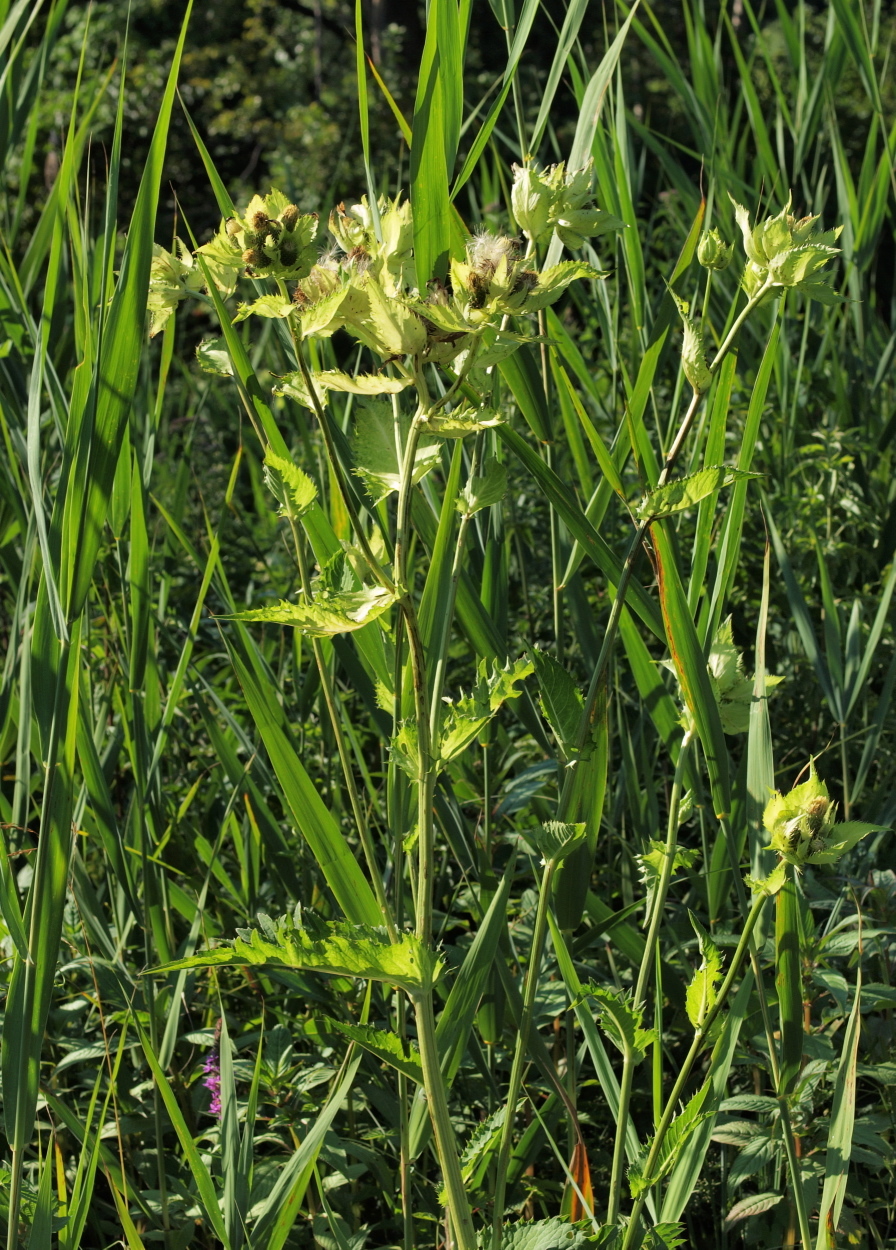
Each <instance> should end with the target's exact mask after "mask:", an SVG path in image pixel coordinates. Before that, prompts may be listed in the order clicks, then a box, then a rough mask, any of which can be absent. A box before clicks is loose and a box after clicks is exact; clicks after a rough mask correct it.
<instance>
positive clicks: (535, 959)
mask: <svg viewBox="0 0 896 1250" xmlns="http://www.w3.org/2000/svg"><path fill="white" fill-rule="evenodd" d="M555 868H556V862H555V861H554V860H548V863H547V865H546V867H545V870H544V876H543V877H542V879H541V888H540V890H539V893H538V909H537V911H536V913H535V930H534V932H533V934H532V948H531V950H530V952H529V967H528V968H527V969H526V989H525V992H524V994H523V1013H522V1016H521V1017H520V1027H519V1031H518V1032H517V1035H516V1048H515V1049H514V1052H513V1067H512V1068H511V1070H510V1086H509V1088H508V1090H507V1103H506V1108H505V1112H504V1126H503V1129H502V1131H501V1148H500V1151H499V1153H498V1175H497V1180H496V1183H495V1209H494V1215H493V1218H492V1241H491V1247H490V1250H501V1241H502V1239H503V1236H504V1195H505V1194H506V1192H507V1169H508V1167H509V1165H510V1150H511V1146H512V1145H513V1123H514V1120H515V1119H516V1104H517V1100H518V1099H519V1096H520V1089H521V1088H522V1084H523V1068H524V1066H525V1063H526V1049H527V1047H528V1044H529V1030H530V1029H531V1027H532V1016H533V1014H534V1010H535V993H536V991H537V989H538V970H539V966H540V964H541V954H542V951H543V949H544V939H545V935H546V933H547V929H548V904H549V902H550V898H551V884H552V882H553V879H554V869H555Z"/></svg>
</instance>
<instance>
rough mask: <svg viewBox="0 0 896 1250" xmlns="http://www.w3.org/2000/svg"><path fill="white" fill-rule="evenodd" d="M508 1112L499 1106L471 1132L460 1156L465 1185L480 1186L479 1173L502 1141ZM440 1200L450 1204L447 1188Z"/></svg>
mask: <svg viewBox="0 0 896 1250" xmlns="http://www.w3.org/2000/svg"><path fill="white" fill-rule="evenodd" d="M506 1114H507V1108H506V1107H499V1108H498V1110H497V1111H495V1112H494V1113H493V1114H492V1115H490V1116H488V1117H487V1118H486V1119H485V1120H482V1121H480V1123H479V1124H477V1125H476V1127H475V1128H474V1129H473V1132H472V1133H471V1134H470V1140H469V1141H468V1142H467V1144H466V1146H464V1149H463V1153H462V1155H461V1157H460V1169H461V1173H462V1175H463V1178H464V1185H466V1186H467V1187H468V1188H473V1189H476V1188H478V1187H479V1183H480V1182H479V1180H478V1179H477V1174H481V1173H482V1172H483V1171H484V1169H485V1167H486V1166H487V1164H488V1160H489V1156H490V1154H491V1153H492V1150H493V1149H494V1147H495V1146H496V1145H497V1144H498V1142H499V1141H500V1138H501V1130H502V1129H503V1127H504V1117H505V1115H506ZM439 1202H441V1204H442V1206H447V1205H448V1195H447V1193H446V1191H445V1190H442V1192H441V1193H440V1195H439Z"/></svg>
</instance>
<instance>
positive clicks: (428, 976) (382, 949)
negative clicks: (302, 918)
mask: <svg viewBox="0 0 896 1250" xmlns="http://www.w3.org/2000/svg"><path fill="white" fill-rule="evenodd" d="M258 923H259V928H258V929H237V937H235V938H233V939H232V940H230V941H228V942H227V943H226V945H224V946H219V947H216V948H215V949H214V950H209V951H204V952H202V953H201V954H198V955H192V956H190V957H189V958H186V959H176V960H174V961H173V962H172V963H168V964H164V965H162V966H161V967H159V968H157V969H156V970H155V971H157V972H176V971H178V970H179V969H181V968H212V967H221V966H222V965H225V964H231V965H234V964H235V965H242V964H259V965H264V964H271V965H275V966H279V967H285V968H300V969H303V970H307V971H310V972H322V973H326V974H327V975H328V976H344V977H359V978H362V979H364V980H373V981H385V982H386V983H387V984H388V985H396V986H400V987H401V988H402V989H405V990H407V991H408V993H410V994H420V993H426V992H428V991H429V990H430V989H431V987H432V985H433V984H434V983H435V981H436V979H437V978H438V976H439V974H440V973H441V971H442V968H443V967H444V964H443V963H442V961H441V959H440V958H439V956H438V955H437V954H436V953H435V951H433V950H431V949H429V948H428V947H426V946H424V945H423V943H422V942H421V941H420V940H419V939H418V938H416V937H415V936H414V935H413V934H411V933H402V934H399V935H398V938H397V940H396V941H394V942H390V941H389V939H388V937H387V936H386V933H385V930H380V929H371V928H368V927H367V926H365V925H349V924H331V925H328V926H326V930H325V931H324V933H323V936H320V937H318V936H312V935H311V934H310V933H309V931H308V930H307V929H305V928H303V927H302V925H301V923H299V922H298V921H297V920H296V918H295V916H294V915H290V914H287V915H284V916H280V917H279V918H278V919H276V920H274V919H272V918H271V917H270V916H266V915H264V914H259V916H258Z"/></svg>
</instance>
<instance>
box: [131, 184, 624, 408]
mask: <svg viewBox="0 0 896 1250" xmlns="http://www.w3.org/2000/svg"><path fill="white" fill-rule="evenodd" d="M517 172H518V182H519V184H520V186H522V185H523V183H522V182H521V181H520V179H523V175H525V178H524V179H523V181H525V182H526V185H527V186H528V192H527V197H528V199H527V202H529V203H530V207H531V206H534V207H532V211H533V212H535V210H536V209H537V212H535V217H532V216H531V215H530V216H528V217H527V216H526V209H525V207H524V206H522V201H519V190H517V201H518V203H519V204H520V213H521V214H522V220H523V222H524V223H526V222H527V223H528V225H526V229H527V232H528V231H529V230H530V229H533V230H534V229H539V230H540V229H541V226H540V225H539V224H538V223H539V222H542V220H543V222H544V223H547V226H549V228H550V229H551V230H554V229H556V230H557V231H558V233H559V234H560V236H561V238H562V239H563V240H564V241H565V242H566V243H567V244H568V245H569V246H571V247H576V246H581V244H582V243H583V242H584V239H585V237H586V236H587V235H590V234H596V233H601V232H603V231H604V230H608V229H615V228H616V227H618V226H620V225H621V224H622V223H621V222H617V221H616V220H615V218H612V217H611V216H610V215H609V214H608V213H602V212H601V211H599V210H598V209H595V208H594V207H593V205H591V204H590V196H591V189H590V188H591V178H592V173H591V168H590V166H589V167H588V168H587V169H584V170H578V171H576V172H574V173H567V172H566V171H565V170H564V167H563V166H562V165H558V166H555V167H552V168H551V169H548V170H545V171H543V172H541V173H539V172H538V171H536V170H535V169H534V167H531V168H529V169H527V170H523V171H517ZM515 185H516V184H515ZM536 201H537V203H536ZM536 218H537V220H536ZM328 225H329V230H330V233H331V234H332V236H333V239H334V241H335V243H334V245H333V246H331V247H330V249H329V250H328V251H326V252H325V253H324V254H323V255H318V253H317V249H316V242H315V240H316V235H317V229H318V220H317V217H316V215H314V214H307V213H306V214H302V213H300V212H299V210H298V209H297V208H296V206H295V205H294V204H291V203H289V201H288V200H287V199H286V197H285V196H284V195H282V194H281V193H280V192H279V191H271V192H270V193H269V194H268V195H266V196H260V195H256V196H253V198H252V200H251V201H250V203H249V205H248V207H247V208H246V210H245V212H244V213H243V214H242V215H239V216H233V217H231V218H229V219H228V220H226V221H222V222H221V225H220V227H219V229H218V232H217V234H216V235H215V237H214V238H213V239H212V240H211V241H210V242H208V243H206V244H204V245H203V246H202V247H200V248H199V249H198V251H197V252H196V254H195V257H194V256H191V255H190V253H189V252H188V251H187V250H186V249H185V248H184V247H183V245H182V244H180V245H179V251H180V258H178V257H177V256H174V255H171V254H170V253H168V252H166V251H164V249H161V248H159V249H157V253H156V259H155V260H154V262H153V269H152V275H151V281H150V294H149V307H150V309H151V310H152V313H153V321H152V327H151V332H152V333H155V332H157V331H158V330H159V329H161V327H162V326H163V325H164V323H165V321H166V320H167V318H168V317H169V316H170V315H171V313H172V312H173V311H174V309H175V308H176V307H177V305H178V304H179V303H180V301H181V300H183V299H184V298H186V297H187V296H188V295H191V294H192V295H197V294H201V292H200V288H201V287H202V286H203V285H205V286H207V287H210V288H211V287H213V288H215V289H217V290H218V291H220V292H221V293H222V294H224V295H230V294H232V293H233V292H234V291H235V290H236V286H237V283H238V282H239V280H240V278H242V277H249V278H253V279H256V280H258V279H262V280H264V279H273V280H274V283H275V286H270V287H268V290H267V292H265V293H264V294H260V293H258V287H257V286H256V297H255V298H254V299H253V300H252V301H251V302H248V303H245V304H241V305H240V307H239V309H238V310H237V313H236V316H235V318H234V320H235V321H241V320H243V319H245V318H246V317H250V316H257V317H266V318H274V319H284V320H288V321H289V323H290V327H291V329H292V331H293V333H294V334H296V335H297V336H298V337H301V338H308V337H315V338H328V337H330V336H332V335H333V334H335V333H336V331H337V330H341V329H345V330H347V331H348V332H349V333H350V334H351V335H352V336H353V337H354V338H355V339H356V340H357V341H358V342H359V343H361V344H363V345H364V346H365V347H369V348H370V349H371V351H373V352H375V353H376V354H377V355H378V356H380V357H381V358H382V359H383V360H384V361H396V362H399V361H407V360H408V358H411V359H412V360H415V361H416V366H415V367H419V366H422V365H425V364H440V365H445V364H449V363H452V362H457V363H456V364H455V368H456V369H458V370H459V371H460V372H461V373H462V374H465V373H467V372H468V371H469V370H470V369H471V368H473V367H474V366H475V367H477V368H486V367H488V366H490V365H492V364H494V363H496V362H497V361H498V360H500V359H502V358H503V357H504V356H507V355H509V354H510V353H511V352H512V351H515V350H516V348H517V347H518V346H519V344H520V343H521V342H525V341H527V339H531V337H532V336H531V334H527V333H525V332H523V333H521V332H519V331H518V330H509V329H508V328H507V326H506V319H507V318H508V317H509V316H516V315H520V314H523V315H528V314H531V313H536V312H538V311H540V310H541V309H543V308H546V307H547V306H548V305H549V304H552V303H554V301H555V300H557V299H559V297H560V296H561V295H562V293H563V292H564V291H565V290H566V288H567V287H568V286H569V284H570V283H571V282H573V281H575V280H576V279H578V278H599V277H600V276H601V275H600V274H599V273H598V272H597V270H595V269H593V268H592V267H591V266H590V265H588V264H586V263H584V262H583V261H565V262H562V263H560V264H557V265H551V266H549V267H548V268H546V269H543V270H539V269H538V268H537V267H536V265H535V258H534V254H533V253H534V248H532V247H530V248H529V250H528V251H527V252H526V253H525V254H524V253H523V251H522V249H521V247H520V245H519V243H518V242H517V241H516V240H515V239H512V238H510V237H508V236H506V235H502V234H493V233H490V232H488V231H484V232H480V233H478V234H476V235H474V236H472V237H471V238H469V239H468V240H467V243H466V245H465V248H464V252H463V255H462V256H457V255H455V256H454V258H453V259H452V260H451V262H450V265H449V269H448V273H447V275H446V276H445V278H444V280H442V281H439V280H433V281H432V282H430V283H429V284H428V286H427V287H426V289H424V290H421V289H420V288H419V285H418V281H417V274H416V268H415V262H414V223H413V218H412V212H411V205H410V203H409V202H408V201H407V200H405V201H402V200H401V198H400V197H396V198H395V199H392V200H390V199H386V198H384V197H381V198H380V199H379V200H378V201H377V203H376V204H371V203H370V202H369V201H368V200H367V198H366V197H363V198H362V199H361V200H360V202H359V203H357V204H350V205H349V206H348V207H347V206H346V205H345V204H339V205H337V207H336V208H335V209H334V210H333V212H332V213H331V214H330V217H329V221H328ZM547 226H546V228H547ZM532 237H534V236H530V238H532ZM287 282H290V283H292V287H291V289H290V288H287V286H286V285H285V284H286V283H287ZM262 289H263V288H262ZM331 372H332V371H331ZM399 372H400V373H401V372H403V373H404V378H405V381H404V382H402V383H401V384H400V385H399V386H397V387H396V386H394V385H392V386H391V389H393V390H395V389H401V385H405V384H407V382H409V381H410V380H411V376H412V374H411V370H410V369H409V367H408V366H407V365H405V366H400V367H399ZM375 380H376V379H375V376H374V375H370V377H369V378H368V379H367V381H366V382H365V388H366V389H365V391H364V393H368V394H373V393H377V392H378V391H380V390H382V389H384V387H381V386H378V385H375ZM293 381H295V386H294V387H293V390H295V391H296V395H297V396H299V392H300V391H302V387H301V385H300V384H299V380H297V375H296V379H291V378H288V379H285V380H284V384H285V385H286V386H292V384H293ZM330 381H331V382H332V383H333V385H334V387H335V389H339V384H338V383H339V379H336V378H331V379H330ZM392 381H393V382H394V381H396V379H392ZM385 389H390V387H386V388H385ZM284 393H290V394H291V393H293V391H292V390H290V391H288V392H284ZM358 393H361V392H358ZM299 397H300V396H299Z"/></svg>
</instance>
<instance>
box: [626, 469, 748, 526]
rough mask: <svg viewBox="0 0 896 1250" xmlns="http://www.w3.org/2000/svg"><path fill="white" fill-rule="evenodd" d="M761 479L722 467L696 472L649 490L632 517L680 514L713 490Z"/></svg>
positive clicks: (745, 472) (657, 518)
mask: <svg viewBox="0 0 896 1250" xmlns="http://www.w3.org/2000/svg"><path fill="white" fill-rule="evenodd" d="M761 476H762V474H761V473H750V472H748V471H747V470H746V469H729V468H727V467H726V466H725V465H724V464H717V465H714V466H713V467H712V468H709V469H699V470H698V471H697V472H696V473H691V474H690V475H689V476H688V477H683V478H679V479H678V480H677V481H674V482H667V483H666V485H665V486H660V487H659V489H658V490H655V491H651V492H650V494H649V495H646V496H645V497H644V499H642V500H641V502H640V503H639V504H638V506H637V507H636V508H635V516H636V517H637V518H638V520H644V518H645V517H650V518H651V520H655V521H656V520H660V519H661V518H662V517H667V516H672V515H673V514H674V513H676V512H683V511H684V510H685V509H686V508H693V507H695V506H696V505H697V504H698V503H699V502H700V500H701V499H705V498H706V497H707V495H711V494H712V493H713V491H717V490H721V488H722V487H723V486H730V485H731V484H732V482H738V481H741V480H742V479H744V478H751V477H761Z"/></svg>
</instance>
